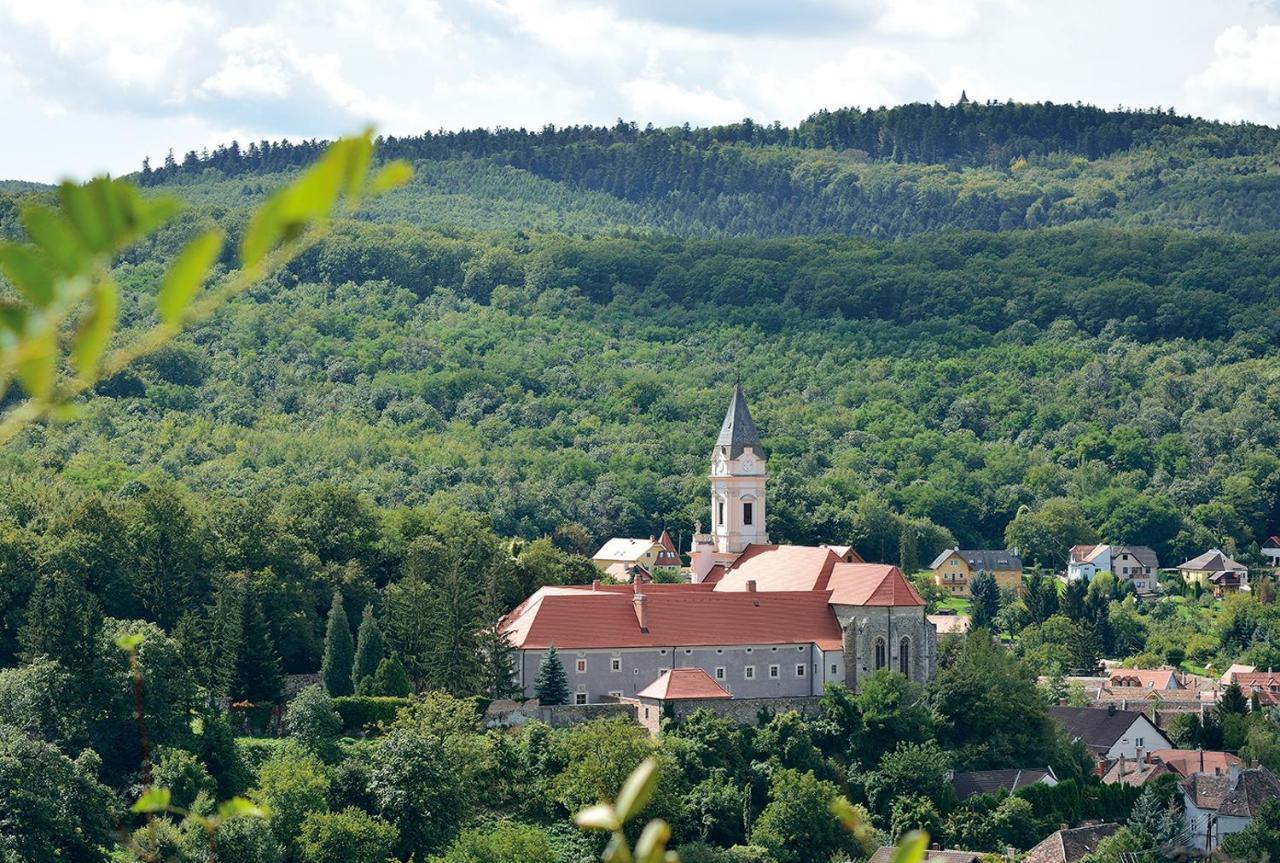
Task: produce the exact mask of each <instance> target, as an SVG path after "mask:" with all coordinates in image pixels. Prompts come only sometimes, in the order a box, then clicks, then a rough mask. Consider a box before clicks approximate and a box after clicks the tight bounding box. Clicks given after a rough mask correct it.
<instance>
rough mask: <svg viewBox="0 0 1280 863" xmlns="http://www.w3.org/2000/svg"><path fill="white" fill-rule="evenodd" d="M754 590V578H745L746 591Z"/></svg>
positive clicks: (752, 591) (751, 591)
mask: <svg viewBox="0 0 1280 863" xmlns="http://www.w3.org/2000/svg"><path fill="white" fill-rule="evenodd" d="M755 592H756V580H755V579H754V578H749V579H747V593H755Z"/></svg>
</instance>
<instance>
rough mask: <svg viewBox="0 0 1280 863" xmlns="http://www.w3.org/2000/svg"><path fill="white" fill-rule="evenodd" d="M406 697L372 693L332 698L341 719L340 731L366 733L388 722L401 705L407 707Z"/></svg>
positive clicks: (408, 702) (407, 700)
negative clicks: (373, 694)
mask: <svg viewBox="0 0 1280 863" xmlns="http://www.w3.org/2000/svg"><path fill="white" fill-rule="evenodd" d="M409 704H410V700H409V699H408V698H391V697H385V696H372V695H344V696H342V697H341V698H335V699H333V707H334V709H335V710H337V711H338V716H339V717H340V718H341V719H342V733H343V734H351V735H362V734H368V733H369V732H370V731H372V730H374V728H375V727H376V726H378V725H380V724H384V723H386V724H390V723H391V722H392V720H394V719H395V718H396V713H397V712H398V711H399V710H400V708H402V707H408V706H409Z"/></svg>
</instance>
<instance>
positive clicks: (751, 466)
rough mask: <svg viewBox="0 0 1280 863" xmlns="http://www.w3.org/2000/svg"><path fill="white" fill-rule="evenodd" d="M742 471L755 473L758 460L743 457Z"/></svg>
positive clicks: (747, 456)
mask: <svg viewBox="0 0 1280 863" xmlns="http://www.w3.org/2000/svg"><path fill="white" fill-rule="evenodd" d="M742 469H743V470H744V471H746V472H747V473H754V472H755V469H756V460H755V459H753V458H752V457H751V456H749V455H746V456H743V457H742Z"/></svg>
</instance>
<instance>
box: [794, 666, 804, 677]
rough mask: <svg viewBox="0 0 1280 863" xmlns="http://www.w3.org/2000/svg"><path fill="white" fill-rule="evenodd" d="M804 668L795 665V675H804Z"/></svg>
mask: <svg viewBox="0 0 1280 863" xmlns="http://www.w3.org/2000/svg"><path fill="white" fill-rule="evenodd" d="M804 668H805V667H804V666H803V665H797V666H796V677H804Z"/></svg>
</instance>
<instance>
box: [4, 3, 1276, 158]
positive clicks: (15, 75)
mask: <svg viewBox="0 0 1280 863" xmlns="http://www.w3.org/2000/svg"><path fill="white" fill-rule="evenodd" d="M961 89H965V90H967V92H968V94H969V96H970V97H971V98H976V99H1006V98H1012V99H1018V100H1028V101H1032V100H1045V99H1047V100H1053V101H1059V102H1063V101H1070V102H1074V101H1083V102H1090V103H1094V104H1098V105H1102V106H1106V107H1112V106H1115V105H1120V104H1124V105H1129V106H1143V107H1147V106H1155V105H1160V106H1165V107H1167V106H1170V105H1172V106H1174V107H1175V108H1177V109H1178V110H1180V111H1183V112H1190V113H1194V114H1199V115H1202V116H1208V117H1215V118H1220V119H1225V120H1252V121H1257V122H1263V123H1268V124H1272V125H1277V124H1280V0H1106V2H1100V0H1073V2H1070V3H1067V2H1031V0H774V2H762V0H702V2H699V0H594V2H591V0H385V2H382V0H333V2H326V0H311V2H305V0H281V2H277V0H253V2H249V0H226V2H213V0H96V2H94V0H0V129H3V130H4V133H3V135H0V179H30V180H53V179H56V178H59V177H62V176H67V175H69V176H74V177H79V178H83V177H87V176H89V175H91V174H93V173H95V172H102V171H111V172H115V173H121V172H124V171H129V170H133V169H135V168H136V167H137V166H138V164H139V163H140V161H141V159H142V157H143V156H144V155H150V156H151V157H152V159H153V160H159V159H161V158H162V157H163V155H164V153H165V152H166V151H167V150H168V149H169V148H173V149H174V151H175V152H177V153H178V154H179V155H181V153H182V152H184V151H185V150H188V149H193V148H194V149H200V148H201V147H205V146H213V145H216V144H217V143H219V142H226V141H229V140H231V139H232V138H238V139H240V140H241V141H247V140H251V139H259V138H264V137H269V138H280V137H289V138H293V139H298V138H307V137H331V136H333V135H336V134H339V133H342V132H344V131H349V130H352V129H355V128H359V127H360V126H361V125H363V124H364V123H366V122H373V123H375V124H376V125H377V126H378V128H379V129H380V130H382V131H385V132H389V133H413V132H420V131H423V130H426V129H437V128H458V127H463V126H468V127H474V126H495V125H506V126H533V127H537V126H541V125H543V124H545V123H556V124H567V123H610V122H613V121H614V120H615V119H617V118H618V117H624V118H626V119H634V120H637V121H638V122H640V123H642V124H643V123H646V122H653V123H655V124H657V125H668V124H677V123H683V122H686V121H687V122H690V123H692V124H695V125H697V124H707V123H719V122H726V121H732V120H737V119H741V118H742V117H744V116H751V117H753V118H754V119H756V120H758V121H761V122H770V121H773V120H781V121H782V122H784V123H794V122H796V121H798V120H800V119H802V118H803V117H805V116H806V115H808V114H809V113H811V112H813V111H815V110H817V109H819V108H823V107H829V108H834V107H841V106H844V105H860V106H879V105H884V104H895V103H899V102H904V101H912V100H933V99H937V100H939V101H942V102H948V103H949V102H953V101H955V99H956V98H957V97H958V96H959V94H960V91H961Z"/></svg>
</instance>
